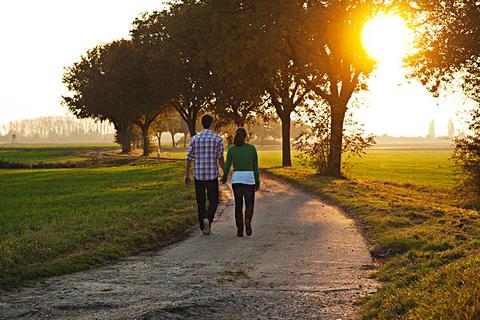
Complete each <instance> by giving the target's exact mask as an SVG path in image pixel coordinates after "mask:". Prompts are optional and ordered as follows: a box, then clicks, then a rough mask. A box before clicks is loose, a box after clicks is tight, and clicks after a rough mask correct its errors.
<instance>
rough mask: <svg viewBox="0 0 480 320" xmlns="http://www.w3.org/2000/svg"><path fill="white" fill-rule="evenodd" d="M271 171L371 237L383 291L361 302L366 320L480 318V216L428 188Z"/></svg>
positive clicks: (439, 192)
mask: <svg viewBox="0 0 480 320" xmlns="http://www.w3.org/2000/svg"><path fill="white" fill-rule="evenodd" d="M266 172H268V173H270V174H273V175H275V176H277V177H280V178H282V179H284V180H286V181H289V182H291V183H294V184H295V185H297V186H299V187H302V188H304V189H306V190H307V191H310V192H312V193H314V194H316V195H318V196H320V197H321V198H323V199H324V200H327V201H329V202H331V203H334V204H336V205H338V206H340V207H341V208H343V209H344V210H345V212H347V213H348V214H349V215H350V216H351V217H352V218H353V219H355V220H356V221H357V222H358V224H359V225H360V226H361V229H362V230H363V231H364V233H365V234H366V235H367V238H368V239H369V240H370V243H371V245H372V255H373V256H374V257H375V258H376V259H378V260H379V261H380V262H381V263H380V267H379V271H378V272H377V278H378V279H379V280H381V281H383V286H382V287H381V288H380V290H379V292H378V293H377V294H375V295H373V296H369V297H367V298H366V299H365V301H363V303H362V304H363V309H362V313H361V317H362V318H363V319H480V219H479V212H478V211H474V210H465V209H462V208H461V207H460V206H458V205H457V203H456V201H455V199H454V198H453V196H452V195H451V194H450V193H449V192H447V191H441V190H437V189H431V188H428V187H417V186H414V185H411V184H403V185H402V184H395V183H391V182H374V181H366V180H346V179H345V180H335V179H331V178H325V177H318V176H316V175H315V174H313V173H312V172H311V171H308V170H302V169H292V168H270V169H267V170H266Z"/></svg>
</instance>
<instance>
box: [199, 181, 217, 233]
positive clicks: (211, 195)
mask: <svg viewBox="0 0 480 320" xmlns="http://www.w3.org/2000/svg"><path fill="white" fill-rule="evenodd" d="M195 192H196V194H197V205H198V223H199V225H200V229H202V230H203V219H205V218H207V219H208V220H209V221H210V223H212V222H213V218H215V212H216V211H217V207H218V197H219V192H218V179H214V180H209V181H202V180H197V179H195ZM205 192H206V196H205ZM207 198H208V209H206V208H205V206H206V202H207Z"/></svg>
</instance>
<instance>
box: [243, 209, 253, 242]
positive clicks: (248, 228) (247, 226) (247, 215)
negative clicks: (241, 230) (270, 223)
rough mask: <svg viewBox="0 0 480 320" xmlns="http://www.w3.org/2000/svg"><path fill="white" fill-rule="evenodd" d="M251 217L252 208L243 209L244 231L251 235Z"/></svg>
mask: <svg viewBox="0 0 480 320" xmlns="http://www.w3.org/2000/svg"><path fill="white" fill-rule="evenodd" d="M252 218H253V208H247V209H245V233H246V234H247V236H251V235H252Z"/></svg>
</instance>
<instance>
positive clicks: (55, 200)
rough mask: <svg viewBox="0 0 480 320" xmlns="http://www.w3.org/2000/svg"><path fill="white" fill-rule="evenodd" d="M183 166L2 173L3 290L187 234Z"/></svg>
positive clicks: (189, 206)
mask: <svg viewBox="0 0 480 320" xmlns="http://www.w3.org/2000/svg"><path fill="white" fill-rule="evenodd" d="M182 176H183V165H182V164H180V163H173V162H170V163H164V164H161V165H137V166H122V167H109V168H94V169H55V170H0V190H1V195H2V201H0V270H1V272H0V288H9V287H12V286H18V285H19V284H22V283H23V282H24V281H26V280H31V279H37V278H41V277H47V276H52V275H58V274H64V273H68V272H74V271H78V270H83V269H86V268H88V267H89V266H92V265H96V264H99V263H102V262H104V261H107V260H109V259H113V258H117V257H121V256H125V255H130V254H133V253H135V252H138V251H140V250H144V249H148V248H151V247H153V246H155V245H157V244H162V243H164V242H165V241H166V240H171V239H174V238H175V237H176V236H177V235H179V234H183V233H184V232H185V230H186V229H189V228H190V226H191V225H192V224H193V222H194V221H195V201H194V194H195V193H194V192H193V191H192V189H191V188H190V189H189V188H186V187H185V186H184V185H183V184H182Z"/></svg>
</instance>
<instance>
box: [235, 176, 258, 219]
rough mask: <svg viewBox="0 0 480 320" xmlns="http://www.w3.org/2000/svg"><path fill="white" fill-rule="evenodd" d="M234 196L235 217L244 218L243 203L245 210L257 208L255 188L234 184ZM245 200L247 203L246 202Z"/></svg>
mask: <svg viewBox="0 0 480 320" xmlns="http://www.w3.org/2000/svg"><path fill="white" fill-rule="evenodd" d="M232 188H233V196H234V197H235V215H236V216H239V217H240V216H242V217H243V203H244V202H245V208H247V209H252V211H253V207H254V206H255V186H253V185H248V184H243V183H234V184H232ZM244 200H245V201H244Z"/></svg>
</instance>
